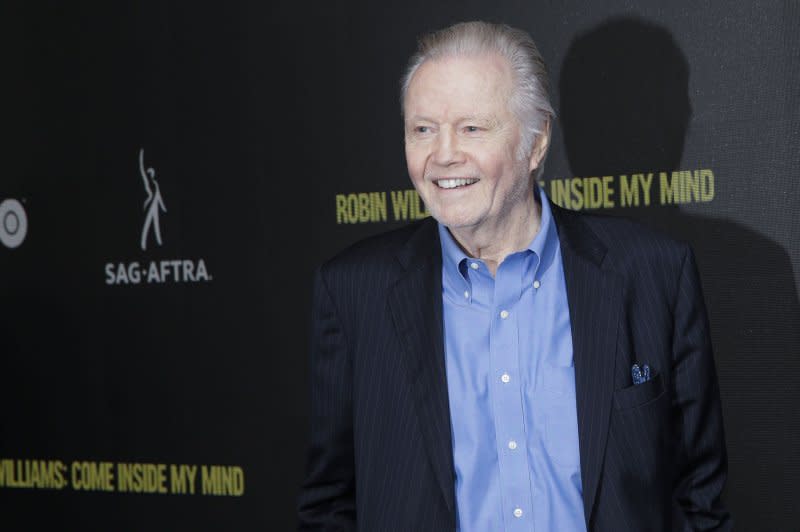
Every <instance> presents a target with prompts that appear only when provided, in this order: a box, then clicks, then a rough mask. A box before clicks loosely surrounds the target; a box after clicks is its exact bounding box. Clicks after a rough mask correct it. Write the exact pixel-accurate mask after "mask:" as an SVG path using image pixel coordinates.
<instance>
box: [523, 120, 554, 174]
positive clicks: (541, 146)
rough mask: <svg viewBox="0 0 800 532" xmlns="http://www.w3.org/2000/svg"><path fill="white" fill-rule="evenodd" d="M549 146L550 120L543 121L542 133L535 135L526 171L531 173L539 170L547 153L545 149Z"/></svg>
mask: <svg viewBox="0 0 800 532" xmlns="http://www.w3.org/2000/svg"><path fill="white" fill-rule="evenodd" d="M548 146H550V119H549V118H548V119H546V120H545V121H544V127H543V128H542V132H541V133H539V134H538V135H536V142H534V144H533V151H532V152H531V160H530V163H529V165H528V171H529V172H533V171H534V170H536V169H537V168H539V164H540V163H541V162H542V159H543V158H544V154H545V153H547V147H548Z"/></svg>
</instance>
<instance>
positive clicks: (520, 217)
mask: <svg viewBox="0 0 800 532" xmlns="http://www.w3.org/2000/svg"><path fill="white" fill-rule="evenodd" d="M541 220H542V207H541V205H539V203H538V202H537V201H536V199H535V198H534V197H533V192H531V194H530V196H528V200H527V201H525V202H524V203H521V204H519V206H518V207H517V208H516V209H514V210H513V211H511V212H510V213H508V215H506V216H505V217H503V218H501V219H498V220H496V221H494V222H493V223H492V224H481V225H479V226H474V227H454V228H448V230H449V231H450V234H451V235H453V238H454V239H455V241H456V242H457V243H458V245H459V246H460V247H461V249H462V250H463V251H464V253H466V254H467V255H469V256H470V257H475V258H477V259H481V260H483V261H484V262H485V263H486V266H487V267H488V268H489V271H490V272H491V274H492V276H494V275H495V274H496V273H497V268H498V267H499V266H500V264H501V263H502V262H503V261H504V260H505V258H506V257H508V256H509V255H511V254H512V253H516V252H517V251H521V250H523V249H525V248H526V247H528V244H530V243H531V241H532V240H533V238H534V237H535V236H536V234H537V233H538V232H539V226H540V225H541Z"/></svg>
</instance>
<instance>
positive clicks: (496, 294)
mask: <svg viewBox="0 0 800 532" xmlns="http://www.w3.org/2000/svg"><path fill="white" fill-rule="evenodd" d="M537 197H538V198H539V199H540V202H541V206H542V209H541V210H542V218H541V225H540V228H539V232H538V233H537V235H536V237H535V238H534V239H533V242H531V243H530V245H529V246H528V247H527V249H525V250H523V251H520V252H517V253H514V254H512V255H509V256H508V257H506V259H505V260H504V261H503V262H502V263H501V264H500V267H499V268H498V269H497V273H496V276H495V277H494V278H493V277H492V275H491V274H490V272H489V270H488V269H487V267H486V264H485V263H484V262H483V261H481V260H479V259H473V258H471V257H468V256H467V255H466V254H465V253H464V252H463V251H462V250H461V248H460V247H459V246H458V244H456V242H455V240H454V239H453V237H452V235H451V234H450V232H449V231H448V230H447V229H446V228H445V227H444V226H442V225H441V224H440V225H439V234H440V237H441V243H442V259H443V260H442V288H443V293H442V297H443V308H444V328H445V356H446V366H447V388H448V393H449V400H450V417H451V422H452V435H453V460H454V466H455V472H456V486H455V492H456V504H457V516H458V521H457V523H458V525H457V528H458V530H460V531H461V532H473V531H474V532H488V531H491V532H495V531H503V530H505V531H522V530H524V531H536V532H549V531H556V530H557V531H559V532H572V531H583V530H586V525H585V522H584V514H583V500H582V495H581V493H582V488H581V468H580V453H579V450H578V418H577V412H576V406H575V369H574V366H573V362H572V335H571V328H570V320H569V308H568V306H567V292H566V286H565V284H564V271H563V268H562V263H561V248H560V244H559V240H558V234H557V231H556V227H555V224H554V222H553V217H552V213H551V210H550V204H549V202H548V200H547V197H546V196H545V194H544V192H543V191H539V190H537Z"/></svg>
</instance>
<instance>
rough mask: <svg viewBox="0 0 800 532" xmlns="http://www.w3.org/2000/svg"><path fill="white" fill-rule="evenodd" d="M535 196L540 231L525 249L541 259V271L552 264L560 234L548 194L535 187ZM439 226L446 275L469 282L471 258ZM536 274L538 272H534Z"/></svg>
mask: <svg viewBox="0 0 800 532" xmlns="http://www.w3.org/2000/svg"><path fill="white" fill-rule="evenodd" d="M534 196H535V198H536V200H537V201H538V202H539V205H540V206H541V220H540V221H539V224H540V225H539V231H538V232H537V233H536V236H534V237H533V240H532V241H531V242H530V244H528V246H527V247H526V248H525V249H527V250H529V251H532V252H533V253H535V254H536V256H537V257H538V259H539V260H538V261H536V262H537V267H536V270H539V269H545V268H547V267H548V266H549V265H550V264H551V263H552V259H553V253H554V252H555V250H556V249H558V232H557V231H556V226H555V222H554V221H553V212H552V210H551V208H550V201H549V200H548V199H547V194H545V192H544V191H543V190H542V189H541V188H540V187H539V186H534ZM437 225H438V226H439V241H440V242H441V247H442V269H443V270H444V274H445V275H446V276H447V277H449V278H450V280H451V281H456V280H457V279H459V278H460V279H462V280H467V278H466V266H465V261H466V259H468V258H469V256H468V255H467V254H466V253H464V251H462V249H461V248H460V247H459V245H458V244H457V243H456V240H455V238H453V235H451V234H450V231H448V230H447V227H445V226H444V225H442V224H441V223H437ZM535 273H536V271H534V274H535Z"/></svg>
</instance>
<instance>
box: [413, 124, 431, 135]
mask: <svg viewBox="0 0 800 532" xmlns="http://www.w3.org/2000/svg"><path fill="white" fill-rule="evenodd" d="M428 129H429V128H428V126H417V127H416V128H414V130H415V131H416V132H417V133H427V132H428Z"/></svg>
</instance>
